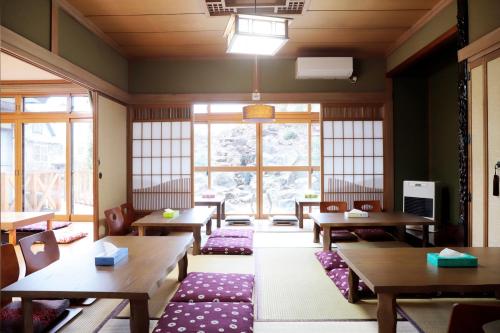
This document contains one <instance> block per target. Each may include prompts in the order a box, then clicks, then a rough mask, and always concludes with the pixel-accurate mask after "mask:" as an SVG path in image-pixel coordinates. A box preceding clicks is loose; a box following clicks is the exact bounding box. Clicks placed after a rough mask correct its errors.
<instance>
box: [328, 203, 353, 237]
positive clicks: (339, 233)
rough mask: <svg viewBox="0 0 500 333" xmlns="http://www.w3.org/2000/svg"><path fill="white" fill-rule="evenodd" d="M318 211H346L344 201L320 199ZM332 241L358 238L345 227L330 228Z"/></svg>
mask: <svg viewBox="0 0 500 333" xmlns="http://www.w3.org/2000/svg"><path fill="white" fill-rule="evenodd" d="M319 211H320V213H344V212H346V211H347V202H345V201H322V202H320V203H319ZM331 238H332V242H334V243H338V242H357V241H358V238H357V237H356V236H355V235H354V234H352V233H351V232H350V231H349V230H347V229H340V230H339V229H332V230H331Z"/></svg>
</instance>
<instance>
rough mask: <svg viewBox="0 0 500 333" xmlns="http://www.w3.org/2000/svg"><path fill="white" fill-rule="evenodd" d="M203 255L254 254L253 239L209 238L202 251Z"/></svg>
mask: <svg viewBox="0 0 500 333" xmlns="http://www.w3.org/2000/svg"><path fill="white" fill-rule="evenodd" d="M201 253H203V254H252V253H253V241H252V239H251V238H217V237H215V238H212V237H210V238H208V240H207V242H206V243H205V246H203V248H202V249H201Z"/></svg>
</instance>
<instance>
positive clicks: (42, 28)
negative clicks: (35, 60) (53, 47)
mask: <svg viewBox="0 0 500 333" xmlns="http://www.w3.org/2000/svg"><path fill="white" fill-rule="evenodd" d="M0 6H1V11H2V15H1V20H2V21H1V23H2V25H3V26H5V27H6V28H8V29H10V30H12V31H15V32H16V33H18V34H19V35H21V36H23V37H25V38H27V39H29V40H31V41H32V42H34V43H36V44H38V45H40V46H41V47H43V48H46V49H47V50H49V49H50V8H51V5H50V0H2V1H1V3H0Z"/></svg>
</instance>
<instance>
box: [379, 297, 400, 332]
mask: <svg viewBox="0 0 500 333" xmlns="http://www.w3.org/2000/svg"><path fill="white" fill-rule="evenodd" d="M377 299H378V305H377V321H378V332H379V333H396V297H395V296H394V295H393V294H377Z"/></svg>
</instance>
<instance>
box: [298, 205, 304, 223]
mask: <svg viewBox="0 0 500 333" xmlns="http://www.w3.org/2000/svg"><path fill="white" fill-rule="evenodd" d="M299 228H301V229H302V228H304V206H302V204H300V203H299Z"/></svg>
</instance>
